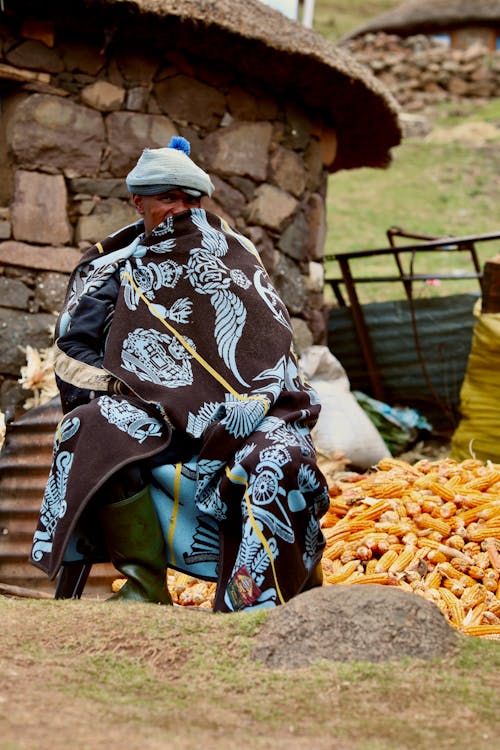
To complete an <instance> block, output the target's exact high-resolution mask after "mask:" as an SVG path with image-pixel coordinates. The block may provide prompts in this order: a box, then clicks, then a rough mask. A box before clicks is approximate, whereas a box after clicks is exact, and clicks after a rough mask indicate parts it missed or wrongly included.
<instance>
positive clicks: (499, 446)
mask: <svg viewBox="0 0 500 750" xmlns="http://www.w3.org/2000/svg"><path fill="white" fill-rule="evenodd" d="M474 315H475V317H476V319H477V320H476V324H475V326H474V331H473V336H472V347H471V352H470V354H469V359H468V361H467V369H466V372H465V378H464V382H463V384H462V388H461V391H460V413H461V419H460V423H459V425H458V427H457V429H456V430H455V433H454V435H453V437H452V441H451V455H452V457H453V458H455V459H456V460H457V461H463V460H464V459H466V458H471V456H472V457H475V458H478V459H480V460H481V461H488V460H490V461H493V462H494V463H499V462H500V313H483V314H481V300H478V302H477V303H476V305H475V306H474Z"/></svg>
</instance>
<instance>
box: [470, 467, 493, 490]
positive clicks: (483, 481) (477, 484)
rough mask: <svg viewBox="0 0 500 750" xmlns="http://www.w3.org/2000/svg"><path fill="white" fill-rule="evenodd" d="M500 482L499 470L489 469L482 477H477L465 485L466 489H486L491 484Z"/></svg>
mask: <svg viewBox="0 0 500 750" xmlns="http://www.w3.org/2000/svg"><path fill="white" fill-rule="evenodd" d="M497 482H500V471H490V472H488V474H485V475H484V476H482V477H477V478H476V479H473V480H472V481H470V482H467V484H466V485H465V489H466V490H487V489H488V488H489V487H491V486H492V485H493V484H496V483H497Z"/></svg>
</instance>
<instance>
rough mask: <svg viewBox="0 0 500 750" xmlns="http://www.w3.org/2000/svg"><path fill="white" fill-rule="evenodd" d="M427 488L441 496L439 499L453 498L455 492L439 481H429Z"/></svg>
mask: <svg viewBox="0 0 500 750" xmlns="http://www.w3.org/2000/svg"><path fill="white" fill-rule="evenodd" d="M429 490H430V491H431V492H433V493H434V494H435V495H437V496H438V497H440V498H441V500H450V501H451V500H453V499H454V498H455V492H453V490H452V489H450V488H449V487H447V486H446V485H444V484H441V482H429Z"/></svg>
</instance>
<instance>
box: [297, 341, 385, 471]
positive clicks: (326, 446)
mask: <svg viewBox="0 0 500 750" xmlns="http://www.w3.org/2000/svg"><path fill="white" fill-rule="evenodd" d="M300 369H301V371H302V374H303V375H304V376H305V377H306V379H307V380H308V382H309V383H310V384H311V385H312V387H313V388H314V389H315V390H316V391H317V393H318V395H319V397H320V399H321V413H320V415H319V419H318V422H317V424H316V426H315V427H314V429H313V430H312V433H311V434H312V438H313V441H314V444H315V446H316V448H317V449H318V450H320V451H322V452H323V453H324V454H332V453H335V452H336V451H343V452H344V453H345V455H346V456H347V458H348V460H349V463H350V464H352V465H353V466H356V467H358V468H360V469H367V468H369V467H370V466H373V465H374V464H376V463H378V461H380V459H382V458H385V457H386V456H390V453H389V450H388V448H387V446H386V444H385V443H384V441H383V439H382V437H381V436H380V434H379V432H378V430H377V428H376V427H375V426H374V424H373V423H372V421H371V420H370V418H369V417H368V415H367V414H365V412H364V411H363V409H362V408H361V406H360V405H359V404H358V402H357V401H356V399H355V397H354V396H353V394H352V393H351V390H350V385H349V379H348V377H347V374H346V372H345V370H344V368H343V367H342V365H341V364H340V362H339V361H338V359H336V357H334V356H333V354H332V353H331V351H330V350H329V349H328V347H326V346H310V347H308V348H307V349H305V350H304V351H303V352H302V355H301V358H300Z"/></svg>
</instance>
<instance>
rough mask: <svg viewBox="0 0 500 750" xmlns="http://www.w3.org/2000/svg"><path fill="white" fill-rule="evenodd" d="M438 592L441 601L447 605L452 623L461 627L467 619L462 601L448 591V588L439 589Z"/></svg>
mask: <svg viewBox="0 0 500 750" xmlns="http://www.w3.org/2000/svg"><path fill="white" fill-rule="evenodd" d="M438 591H439V594H440V596H441V599H442V600H443V601H444V603H445V604H446V607H447V609H448V612H449V615H450V620H451V623H452V624H454V625H456V626H457V627H460V625H461V624H462V622H463V619H464V617H465V612H464V608H463V606H462V604H461V603H460V599H458V597H456V596H455V594H453V593H452V592H451V591H448V589H446V588H443V587H441V588H440V589H438Z"/></svg>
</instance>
